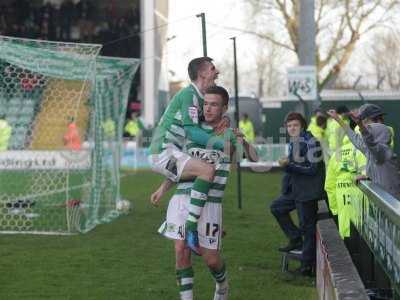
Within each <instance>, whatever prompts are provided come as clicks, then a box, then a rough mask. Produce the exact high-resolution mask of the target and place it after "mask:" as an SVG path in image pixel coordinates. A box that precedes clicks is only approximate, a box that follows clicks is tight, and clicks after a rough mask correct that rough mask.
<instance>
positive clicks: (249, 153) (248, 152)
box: [233, 128, 259, 162]
mask: <svg viewBox="0 0 400 300" xmlns="http://www.w3.org/2000/svg"><path fill="white" fill-rule="evenodd" d="M233 133H234V134H235V136H236V139H237V143H241V144H242V145H243V149H244V154H245V156H246V157H247V158H248V159H249V160H250V161H251V162H256V161H258V159H259V158H258V154H257V150H256V148H254V147H253V146H252V145H251V144H249V143H248V142H247V141H246V139H245V138H244V134H243V133H242V132H241V131H240V129H239V128H233Z"/></svg>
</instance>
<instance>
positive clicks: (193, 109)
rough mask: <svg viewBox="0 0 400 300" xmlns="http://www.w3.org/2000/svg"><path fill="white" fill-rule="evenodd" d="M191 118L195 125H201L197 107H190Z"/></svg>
mask: <svg viewBox="0 0 400 300" xmlns="http://www.w3.org/2000/svg"><path fill="white" fill-rule="evenodd" d="M188 114H189V117H190V118H191V119H192V121H193V123H195V124H197V123H199V113H198V109H197V107H196V106H190V107H189V108H188Z"/></svg>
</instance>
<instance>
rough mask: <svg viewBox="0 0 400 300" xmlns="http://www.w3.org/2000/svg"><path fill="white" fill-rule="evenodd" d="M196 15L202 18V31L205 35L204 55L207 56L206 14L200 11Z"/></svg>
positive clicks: (203, 35)
mask: <svg viewBox="0 0 400 300" xmlns="http://www.w3.org/2000/svg"><path fill="white" fill-rule="evenodd" d="M196 17H198V18H201V32H202V37H203V56H207V32H206V14H205V13H200V14H198V15H196Z"/></svg>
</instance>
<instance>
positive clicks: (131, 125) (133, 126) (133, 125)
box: [125, 120, 141, 136]
mask: <svg viewBox="0 0 400 300" xmlns="http://www.w3.org/2000/svg"><path fill="white" fill-rule="evenodd" d="M140 130H141V126H140V122H139V121H138V120H129V121H128V123H126V125H125V132H127V133H128V134H129V135H130V136H137V135H138V134H139V132H140Z"/></svg>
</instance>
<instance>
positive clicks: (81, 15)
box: [0, 0, 140, 115]
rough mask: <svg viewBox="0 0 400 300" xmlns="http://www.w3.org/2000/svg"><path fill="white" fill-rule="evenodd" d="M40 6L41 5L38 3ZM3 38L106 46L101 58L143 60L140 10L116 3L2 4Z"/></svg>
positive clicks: (24, 0) (20, 0) (18, 0)
mask: <svg viewBox="0 0 400 300" xmlns="http://www.w3.org/2000/svg"><path fill="white" fill-rule="evenodd" d="M36 3H37V2H36ZM0 35H6V36H13V37H19V38H30V39H40V40H50V41H65V42H83V43H97V44H102V45H103V47H102V49H101V52H100V55H104V56H112V57H135V58H138V57H140V12H139V9H138V7H132V8H129V9H124V10H121V9H120V10H118V9H117V7H116V3H115V1H107V2H106V6H105V7H102V6H101V5H99V4H98V3H97V2H95V1H91V0H60V1H53V2H50V1H43V2H42V4H35V2H33V1H30V0H14V1H11V2H9V3H8V4H0ZM139 73H140V72H137V73H136V75H135V77H134V80H133V83H132V88H131V92H130V95H129V103H130V104H129V105H128V115H129V114H130V113H131V112H132V111H134V109H130V107H131V104H132V103H136V102H137V100H138V99H137V91H138V85H139V82H140V78H139V76H140V75H139Z"/></svg>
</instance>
